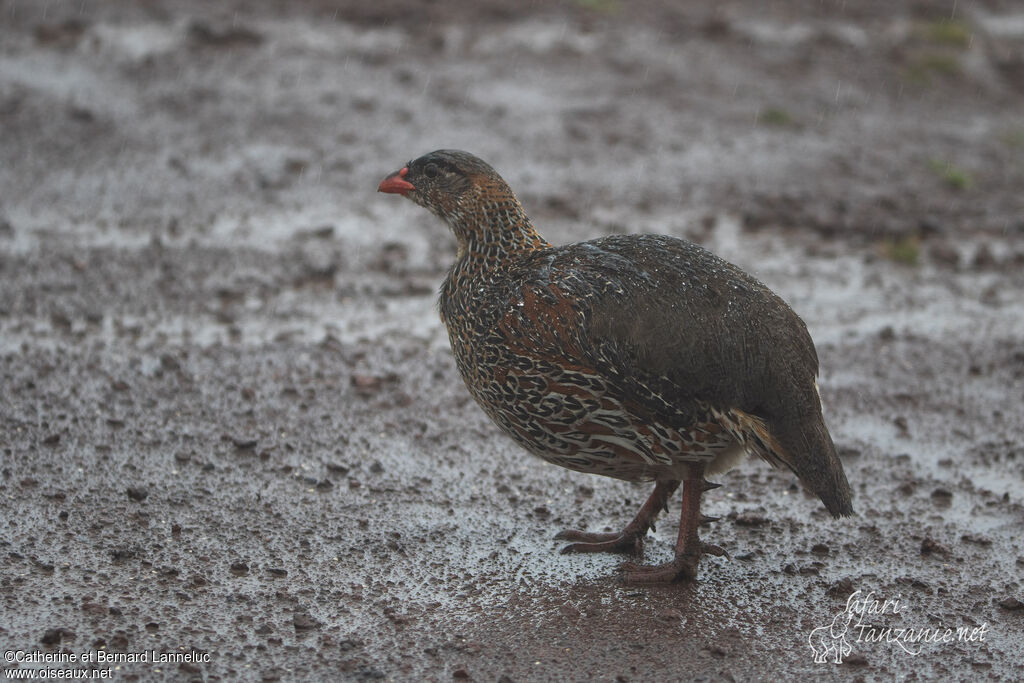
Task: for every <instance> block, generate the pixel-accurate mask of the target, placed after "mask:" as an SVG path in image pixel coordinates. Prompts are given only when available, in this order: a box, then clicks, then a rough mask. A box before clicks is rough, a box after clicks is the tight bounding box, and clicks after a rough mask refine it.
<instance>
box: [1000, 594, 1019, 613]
mask: <svg viewBox="0 0 1024 683" xmlns="http://www.w3.org/2000/svg"><path fill="white" fill-rule="evenodd" d="M999 606H1000V607H1002V608H1003V609H1005V610H1009V611H1011V612H1016V611H1018V610H1024V602H1021V601H1020V600H1018V599H1017V598H1012V597H1011V598H1003V599H1002V600H1000V601H999Z"/></svg>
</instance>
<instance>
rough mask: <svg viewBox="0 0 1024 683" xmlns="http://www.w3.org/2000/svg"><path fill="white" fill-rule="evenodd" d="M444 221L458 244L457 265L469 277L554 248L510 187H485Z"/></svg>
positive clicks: (460, 203)
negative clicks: (535, 226) (541, 250)
mask: <svg viewBox="0 0 1024 683" xmlns="http://www.w3.org/2000/svg"><path fill="white" fill-rule="evenodd" d="M444 219H445V221H446V222H447V223H448V225H449V226H450V227H451V229H452V232H453V233H455V239H456V240H457V241H458V245H459V254H458V259H457V266H458V267H459V269H460V270H462V271H464V272H466V273H467V274H468V273H470V272H473V273H476V274H484V275H486V274H488V272H490V271H495V270H498V269H501V268H502V267H503V266H507V265H508V263H509V261H514V260H516V259H518V258H522V257H523V256H526V255H528V254H530V253H533V252H535V251H538V250H540V249H546V248H548V247H550V246H551V245H550V244H549V243H548V242H547V241H546V240H545V239H544V238H543V237H541V236H540V233H538V232H537V230H536V229H535V228H534V227H533V223H532V222H530V219H529V217H527V215H526V212H525V211H524V210H523V206H522V204H520V203H519V200H518V199H516V196H515V195H514V194H512V191H511V190H510V189H508V188H507V187H490V188H483V189H482V190H480V191H479V192H478V193H476V196H468V197H465V198H464V199H463V201H461V202H459V205H458V206H457V207H455V208H454V210H453V211H451V212H450V213H449V214H448V215H446V216H444Z"/></svg>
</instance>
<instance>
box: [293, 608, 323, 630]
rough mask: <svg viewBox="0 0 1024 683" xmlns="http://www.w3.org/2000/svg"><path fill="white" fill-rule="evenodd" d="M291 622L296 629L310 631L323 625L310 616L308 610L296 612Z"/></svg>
mask: <svg viewBox="0 0 1024 683" xmlns="http://www.w3.org/2000/svg"><path fill="white" fill-rule="evenodd" d="M292 624H293V625H294V626H295V630H296V631H312V630H313V629H318V628H320V627H321V626H323V624H322V623H320V622H319V621H317V620H316V619H314V618H313V617H311V616H310V615H309V613H308V612H299V613H298V614H296V615H295V616H294V617H293V618H292Z"/></svg>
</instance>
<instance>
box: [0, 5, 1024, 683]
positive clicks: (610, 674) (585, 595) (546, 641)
mask: <svg viewBox="0 0 1024 683" xmlns="http://www.w3.org/2000/svg"><path fill="white" fill-rule="evenodd" d="M208 5H209V3H205V2H199V1H198V0H196V1H195V2H171V1H170V0H163V1H159V2H147V3H130V2H110V1H105V2H98V1H96V0H82V1H79V0H74V1H69V2H56V1H52V2H45V3H44V2H29V1H28V0H4V1H0V392H2V398H0V463H2V464H0V497H2V500H3V512H2V517H0V567H2V570H0V571H2V574H0V600H2V602H0V605H2V607H0V645H2V649H3V650H4V651H5V653H6V652H17V651H22V652H25V653H29V654H32V653H39V652H43V653H52V654H59V653H61V652H64V653H76V654H77V653H83V652H95V651H100V650H102V651H106V652H117V653H139V652H143V651H147V650H149V651H153V652H156V653H158V654H159V653H175V652H192V651H195V652H197V653H199V654H200V656H199V659H200V660H203V661H199V662H180V663H179V662H172V663H169V664H168V663H154V662H152V661H150V662H142V663H125V664H121V665H119V666H118V668H117V669H116V670H115V671H114V675H115V678H118V679H121V680H133V679H142V680H148V679H151V678H155V677H169V678H176V679H182V680H185V679H196V680H235V679H242V680H260V679H262V680H301V679H319V680H328V679H337V678H340V679H345V680H359V679H387V680H421V679H428V680H439V681H443V680H449V679H453V678H454V679H467V678H468V679H474V680H498V679H501V680H516V681H521V680H556V679H559V680H560V679H570V680H636V681H641V680H682V679H692V678H697V679H704V680H753V679H778V678H780V677H782V676H787V677H796V678H804V677H810V676H828V677H835V678H838V679H847V678H863V679H888V678H892V677H898V678H905V679H932V678H947V677H955V678H966V677H972V678H973V677H981V678H993V679H1011V678H1017V677H1019V673H1020V668H1019V667H1020V662H1021V661H1022V658H1024V610H1022V609H1021V607H1022V604H1021V601H1024V582H1022V575H1024V539H1022V535H1021V528H1022V522H1024V411H1022V408H1021V406H1022V399H1024V344H1022V337H1024V297H1022V292H1024V118H1022V112H1024V13H1021V8H1020V6H1019V5H1018V4H1015V3H1011V2H1002V3H1000V2H964V1H962V0H961V1H960V2H935V3H923V2H906V3H891V2H884V3H883V2H870V3H839V2H811V1H809V0H808V1H807V2H793V3H771V4H770V5H766V4H765V3H760V2H755V1H754V0H749V1H744V2H728V3H715V4H714V5H715V8H712V7H711V5H712V3H700V2H690V3H670V2H667V0H666V2H663V3H659V2H656V1H654V0H650V1H647V2H640V3H628V4H627V3H625V2H616V1H615V0H606V1H600V2H590V1H588V2H583V1H582V0H580V1H578V2H564V3H560V4H558V3H552V4H546V3H534V4H532V5H530V6H525V5H524V7H523V8H519V7H517V4H516V3H507V2H496V1H491V2H477V3H470V2H468V0H467V1H466V2H453V3H438V2H434V3H419V2H413V1H412V0H408V1H399V0H392V1H389V2H381V3H351V4H350V5H346V4H342V3H337V4H332V3H329V2H305V3H283V2H270V1H265V2H245V3H243V2H240V1H236V2H221V3H216V9H210V8H209V6H208ZM439 147H457V148H463V149H467V150H471V151H473V152H475V153H477V154H479V155H480V156H482V157H484V158H485V159H488V160H489V161H491V162H492V163H493V164H494V165H495V166H496V167H497V168H498V169H499V171H500V172H502V174H503V175H504V176H505V177H506V178H507V179H508V180H509V181H510V182H511V184H512V185H513V187H514V188H516V189H517V191H518V193H519V195H520V197H521V199H522V200H523V201H524V203H525V204H526V206H527V209H528V211H529V212H530V213H531V215H532V216H533V218H534V220H535V222H536V223H537V225H538V227H539V228H540V229H541V230H542V232H543V233H544V234H545V236H546V237H547V238H548V239H550V240H551V241H553V242H568V241H573V240H579V239H585V238H588V237H594V236H599V235H604V234H610V233H616V232H658V233H668V234H673V235H679V236H686V237H689V238H691V239H694V240H696V241H699V242H701V243H703V244H705V245H707V246H709V247H710V248H712V249H714V250H715V251H717V252H718V253H719V254H721V255H722V256H724V257H725V258H727V259H729V260H732V261H734V262H736V263H738V264H740V265H742V266H744V267H746V268H748V269H749V270H751V271H752V272H754V273H755V274H756V275H757V276H758V277H759V278H761V279H762V280H763V281H764V282H766V283H767V284H768V285H769V286H771V287H772V288H774V289H775V290H776V291H778V292H779V293H780V294H782V295H783V296H784V297H785V298H786V299H787V300H789V301H790V302H791V303H792V305H793V306H794V308H795V309H796V310H797V311H798V312H800V313H801V315H802V316H803V317H804V319H805V320H806V321H807V323H808V326H809V327H810V329H811V332H812V335H813V336H814V338H815V340H816V342H817V345H818V350H819V355H820V357H821V365H822V376H821V381H820V384H821V389H822V394H823V397H824V401H825V404H826V410H827V419H828V422H829V424H830V427H831V430H832V433H833V435H834V437H835V441H836V443H837V445H838V447H839V449H840V451H841V454H842V456H843V460H844V463H845V466H846V469H847V472H848V475H849V479H850V481H851V482H852V485H853V487H854V490H855V492H856V496H857V497H856V501H855V504H856V507H857V511H858V515H857V516H856V517H854V518H849V519H842V520H833V519H831V518H830V517H828V515H827V514H826V512H825V510H824V508H823V507H822V505H821V504H820V502H819V501H817V500H815V499H813V498H811V497H809V496H808V495H805V494H804V493H803V492H802V491H801V490H800V489H799V488H798V487H797V486H796V485H795V483H794V480H793V478H792V477H791V476H789V475H787V474H785V473H782V472H779V471H772V470H770V469H769V468H768V467H767V466H766V465H764V464H763V463H760V462H754V461H751V462H747V463H745V464H744V465H743V466H742V467H741V468H739V469H737V470H734V471H732V472H730V473H729V474H727V475H725V476H722V477H721V479H720V481H721V482H722V483H723V484H724V486H723V487H722V488H719V489H717V490H715V491H712V492H710V493H709V494H708V495H707V497H706V503H705V507H706V512H707V514H711V515H718V516H721V517H722V521H720V522H718V523H716V524H713V525H712V526H711V527H710V528H708V529H707V531H705V536H706V537H707V538H708V539H709V540H711V541H712V542H714V543H717V544H719V545H721V546H723V547H724V548H725V549H726V550H728V551H729V553H730V555H731V559H725V558H714V557H711V558H707V559H706V561H705V562H704V564H703V565H702V568H701V576H700V580H699V581H698V582H697V583H696V584H693V585H680V586H668V587H656V588H637V587H631V586H627V585H623V584H622V583H621V582H620V581H619V580H618V578H617V568H618V566H619V564H620V562H621V558H618V557H613V556H562V555H560V554H559V553H558V549H559V547H560V544H559V543H558V542H556V541H555V540H553V538H552V537H553V535H554V534H555V533H556V532H557V531H558V530H559V529H562V528H564V527H567V526H573V527H586V528H591V529H602V528H607V529H612V528H618V527H621V526H622V525H623V524H624V523H625V522H626V521H627V520H628V519H629V518H630V517H631V516H632V514H633V513H634V512H635V509H636V508H637V507H638V506H639V504H640V502H641V501H642V500H643V499H644V498H645V497H646V495H647V493H648V490H647V489H648V487H646V486H641V485H631V484H627V483H622V482H617V481H612V480H605V479H601V478H598V477H591V476H585V475H580V474H574V473H571V472H568V471H562V470H560V469H558V468H555V467H552V466H550V465H546V464H544V463H542V462H540V461H536V460H533V459H531V458H529V457H528V456H526V455H525V454H524V453H523V452H521V451H520V450H518V449H517V447H516V446H515V445H514V444H513V443H512V442H511V441H510V440H508V439H507V438H504V437H503V436H502V435H501V434H499V433H498V431H497V429H496V428H495V427H494V426H492V425H491V424H490V423H489V422H488V421H487V419H486V418H485V416H484V415H483V413H482V412H481V411H480V410H479V409H478V408H477V407H476V406H475V405H474V404H473V403H472V402H471V400H470V399H469V397H468V394H467V392H466V391H465V388H464V387H463V386H462V382H461V380H460V379H459V377H458V375H457V373H456V370H455V366H454V363H453V361H452V357H451V353H450V351H449V349H448V345H447V337H446V335H445V333H444V331H443V329H442V327H441V324H440V322H439V320H438V319H437V315H436V311H435V308H434V299H435V290H436V287H437V285H438V284H439V283H440V281H441V279H442V277H443V275H444V272H445V268H446V267H447V265H448V264H449V263H450V262H451V260H452V259H453V256H454V243H453V240H452V239H451V237H450V235H449V234H448V233H447V231H446V229H445V228H444V227H443V226H442V225H440V224H439V223H438V222H437V221H436V220H434V219H433V218H432V217H431V216H430V215H428V214H427V213H426V212H424V211H422V210H420V209H418V208H417V207H415V206H413V205H412V204H411V203H409V202H404V201H401V200H400V199H399V198H397V197H394V196H384V195H379V194H377V193H375V189H376V186H377V183H378V181H379V180H380V178H381V177H383V176H384V175H385V174H386V173H388V172H390V171H393V170H395V169H397V168H398V167H400V166H401V165H402V164H403V162H405V161H406V160H408V159H410V158H413V157H416V156H418V155H420V154H422V153H424V152H426V151H429V150H432V149H435V148H439ZM677 511H678V501H675V503H674V505H673V507H672V512H671V514H670V515H668V516H667V517H666V518H665V519H664V520H663V522H662V524H661V525H659V527H658V532H657V533H656V534H653V535H652V536H651V538H650V540H649V543H648V547H647V551H646V557H645V558H644V559H645V560H646V561H650V562H657V561H661V560H664V559H666V558H668V557H669V556H670V554H671V548H672V543H673V541H674V534H675V527H676V514H677ZM858 590H859V591H861V594H860V595H861V596H865V595H867V594H868V593H873V595H874V596H875V597H878V598H880V599H889V600H897V599H898V600H900V603H899V605H898V607H897V608H896V611H897V613H895V614H894V613H893V611H894V610H893V609H892V605H891V604H890V609H889V611H888V612H887V613H886V614H883V615H870V614H868V615H865V616H864V618H863V619H862V620H861V621H860V623H861V624H862V625H865V626H867V625H872V626H877V627H879V628H882V627H886V626H888V627H892V628H912V629H918V630H920V629H925V628H946V627H948V628H953V629H956V628H959V627H968V628H969V629H973V630H974V633H975V635H976V636H979V637H976V638H975V639H974V640H973V641H971V640H961V641H958V642H952V643H929V644H923V645H921V644H918V645H916V646H915V645H913V644H911V646H910V647H907V648H906V649H904V648H903V647H901V646H900V644H899V643H896V642H880V643H877V642H866V640H865V638H866V636H864V634H865V633H867V634H868V636H870V633H871V632H870V631H866V630H865V629H863V628H860V629H859V630H858V631H857V632H858V633H860V634H861V636H862V638H861V640H860V641H858V640H857V634H856V633H855V632H854V630H853V629H850V630H849V633H848V635H847V637H846V641H845V642H847V643H848V644H849V645H850V649H849V650H848V651H846V652H843V653H841V655H842V656H841V658H842V659H843V663H842V664H835V663H833V662H831V661H830V662H828V663H824V664H820V663H815V661H814V651H813V650H812V648H811V645H810V642H809V639H810V638H811V636H812V632H813V631H814V629H816V628H818V627H823V626H829V625H831V624H832V623H833V620H834V619H835V617H836V615H843V614H844V613H847V614H848V612H847V610H846V607H847V603H848V598H849V596H850V595H851V594H853V593H854V592H855V591H858ZM843 623H845V622H843ZM816 633H818V634H821V633H822V632H821V631H817V632H816ZM894 633H895V632H890V636H891V637H892V634H894ZM818 642H819V645H820V643H822V642H824V643H831V644H832V645H833V646H835V645H836V644H837V643H839V644H841V643H842V642H843V641H841V640H836V639H834V638H833V639H831V640H829V639H828V638H825V639H824V640H820V641H818ZM904 645H906V643H904ZM907 649H909V650H911V651H914V652H917V654H916V655H912V654H910V653H908V652H907ZM204 653H205V654H204ZM206 655H208V656H206ZM18 658H21V659H23V656H18ZM206 660H208V661H206ZM3 666H4V667H5V668H8V669H10V668H17V667H16V664H12V663H10V662H6V663H5V664H4V665H3ZM42 666H43V664H40V663H29V662H24V661H23V662H21V663H20V668H27V669H33V668H40V667H42ZM70 666H71V665H70V664H60V665H51V667H56V668H67V667H70ZM97 666H100V667H101V668H102V667H103V665H97Z"/></svg>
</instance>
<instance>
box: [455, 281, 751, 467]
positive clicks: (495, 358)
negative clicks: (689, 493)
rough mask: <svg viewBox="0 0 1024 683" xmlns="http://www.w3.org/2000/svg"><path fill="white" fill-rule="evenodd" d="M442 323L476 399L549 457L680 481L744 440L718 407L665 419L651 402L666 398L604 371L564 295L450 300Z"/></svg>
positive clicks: (528, 292) (581, 318)
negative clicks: (696, 465) (685, 472)
mask: <svg viewBox="0 0 1024 683" xmlns="http://www.w3.org/2000/svg"><path fill="white" fill-rule="evenodd" d="M474 291H477V292H479V293H480V294H484V291H485V290H484V289H483V288H478V289H477V290H474ZM506 291H507V290H506ZM442 317H443V319H444V320H445V323H446V325H447V327H448V333H449V339H450V341H451V345H452V350H453V352H454V354H455V360H456V363H457V365H458V368H459V371H460V372H461V374H462V377H463V379H464V380H465V382H466V386H467V387H468V388H469V391H470V393H471V394H472V395H473V398H474V399H476V401H477V402H478V403H479V404H480V406H481V407H482V408H483V410H484V412H485V413H487V415H488V416H489V417H490V418H491V419H492V420H494V422H495V423H497V424H498V426H499V427H501V429H502V430H503V431H504V432H505V433H507V434H508V435H509V436H511V437H512V438H513V439H515V440H516V442H518V443H519V444H520V445H521V446H523V447H524V448H525V449H526V450H528V451H529V452H531V453H533V454H535V455H537V456H539V457H541V458H543V459H544V460H547V461H549V462H552V463H554V464H557V465H561V466H562V467H567V468H569V469H572V470H577V471H581V472H589V473H594V474H602V475H605V476H610V477H614V478H618V479H626V480H630V481H645V480H652V479H657V478H661V477H666V476H675V473H677V472H681V471H682V468H683V467H684V465H685V464H686V463H687V462H693V461H707V460H711V459H713V458H715V457H716V456H717V455H719V454H720V453H722V452H723V451H724V450H725V449H728V448H729V447H731V446H733V445H735V443H736V441H735V439H734V438H733V437H732V436H731V435H730V434H729V433H728V432H727V431H726V430H725V428H723V427H722V426H721V424H720V423H719V422H718V421H717V420H716V419H715V417H714V415H713V414H712V413H711V411H710V410H708V409H704V408H703V407H701V409H698V410H697V411H694V410H693V408H694V407H693V406H689V410H688V411H686V413H685V415H684V413H683V412H678V413H676V414H675V417H676V419H672V415H673V413H672V408H671V407H670V406H664V405H663V406H661V408H662V409H661V410H660V411H659V412H660V413H661V417H660V418H656V417H655V416H654V415H653V414H652V411H651V410H650V409H649V405H650V404H652V403H656V402H657V400H658V397H657V396H655V395H653V393H652V394H651V395H649V396H644V395H643V391H644V390H645V389H644V388H643V387H638V386H636V382H631V381H630V378H616V377H615V376H614V375H613V374H610V373H606V372H602V371H600V370H599V369H598V367H597V366H598V365H599V362H597V361H596V360H595V359H593V358H590V357H589V356H590V355H591V354H590V353H589V352H588V347H589V343H588V340H586V339H583V338H582V335H585V333H586V329H587V325H586V320H585V314H584V313H583V312H581V311H580V310H578V309H577V308H575V307H574V306H573V305H572V303H571V302H570V301H569V300H568V297H564V296H560V294H559V292H558V291H557V290H555V291H541V292H540V293H538V292H537V291H535V290H532V289H525V290H519V291H517V292H515V293H514V294H512V295H511V296H507V297H494V296H490V297H488V296H481V299H480V300H477V301H473V300H472V299H468V298H462V297H458V300H457V301H450V302H447V304H446V302H445V301H442ZM626 385H629V388H628V389H627V388H626ZM666 414H667V416H668V417H669V419H664V417H665V416H666ZM695 414H696V416H697V417H696V419H694V417H693V416H694V415H695Z"/></svg>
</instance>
